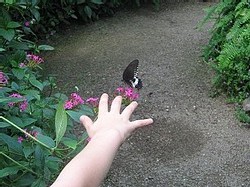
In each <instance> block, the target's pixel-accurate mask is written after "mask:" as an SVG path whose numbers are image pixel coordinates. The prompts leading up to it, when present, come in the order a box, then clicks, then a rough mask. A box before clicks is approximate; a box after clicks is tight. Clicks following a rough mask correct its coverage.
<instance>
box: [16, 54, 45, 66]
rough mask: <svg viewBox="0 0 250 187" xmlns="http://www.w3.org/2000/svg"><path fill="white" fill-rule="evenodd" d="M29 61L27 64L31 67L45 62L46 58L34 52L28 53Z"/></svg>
mask: <svg viewBox="0 0 250 187" xmlns="http://www.w3.org/2000/svg"><path fill="white" fill-rule="evenodd" d="M27 61H28V64H27V66H29V67H36V66H37V65H39V64H41V63H43V62H44V60H43V59H42V58H41V57H39V56H38V55H34V54H28V55H27ZM21 64H22V63H21ZM21 64H20V65H19V66H20V67H23V66H24V65H23V64H22V65H21Z"/></svg>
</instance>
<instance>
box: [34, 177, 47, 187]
mask: <svg viewBox="0 0 250 187" xmlns="http://www.w3.org/2000/svg"><path fill="white" fill-rule="evenodd" d="M45 186H47V185H46V184H45V181H44V179H43V177H40V178H39V179H37V180H35V181H34V182H33V183H32V185H31V187H45Z"/></svg>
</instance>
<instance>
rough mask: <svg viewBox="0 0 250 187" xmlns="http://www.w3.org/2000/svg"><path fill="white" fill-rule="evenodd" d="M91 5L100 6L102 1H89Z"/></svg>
mask: <svg viewBox="0 0 250 187" xmlns="http://www.w3.org/2000/svg"><path fill="white" fill-rule="evenodd" d="M90 2H91V3H94V4H97V5H101V4H103V2H102V0H90Z"/></svg>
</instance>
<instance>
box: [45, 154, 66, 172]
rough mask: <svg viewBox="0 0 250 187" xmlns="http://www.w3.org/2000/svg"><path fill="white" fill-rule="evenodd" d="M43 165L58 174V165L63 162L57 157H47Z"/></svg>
mask: <svg viewBox="0 0 250 187" xmlns="http://www.w3.org/2000/svg"><path fill="white" fill-rule="evenodd" d="M45 163H46V166H47V167H48V168H50V169H52V170H54V171H57V172H58V171H59V169H60V165H61V164H62V163H63V160H62V159H60V158H58V157H54V156H49V157H47V158H46V161H45Z"/></svg>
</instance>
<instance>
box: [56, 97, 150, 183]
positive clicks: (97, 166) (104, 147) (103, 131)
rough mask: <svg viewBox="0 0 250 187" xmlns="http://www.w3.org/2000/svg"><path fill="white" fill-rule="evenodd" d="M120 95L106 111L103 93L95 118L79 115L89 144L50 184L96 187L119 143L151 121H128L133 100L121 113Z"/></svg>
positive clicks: (133, 108) (132, 108)
mask: <svg viewBox="0 0 250 187" xmlns="http://www.w3.org/2000/svg"><path fill="white" fill-rule="evenodd" d="M121 102H122V98H121V97H120V96H118V97H116V98H115V99H114V101H113V102H112V105H111V109H110V111H109V110H108V95H107V94H103V95H102V96H101V99H100V102H99V113H98V119H97V121H95V122H94V123H93V121H92V120H91V119H90V118H89V117H87V116H82V117H81V118H80V119H81V122H82V123H83V125H84V127H85V128H86V130H87V132H88V135H89V137H90V138H91V140H90V142H89V143H88V145H87V146H86V147H85V148H84V149H83V150H82V151H81V152H80V153H79V154H78V155H77V156H76V157H74V158H73V159H72V160H71V161H70V162H69V163H68V164H67V165H66V166H65V168H64V169H63V170H62V172H61V173H60V175H59V176H58V178H57V180H56V181H55V182H54V184H53V185H52V187H57V186H60V187H61V186H63V187H68V186H69V187H78V186H79V187H80V186H81V187H96V186H99V185H100V184H101V182H102V180H103V179H104V177H105V176H106V174H107V172H108V170H109V168H110V166H111V164H112V161H113V159H114V157H115V155H116V153H117V151H118V148H119V147H120V145H121V144H122V143H123V142H124V141H125V140H126V138H127V137H129V135H130V134H131V133H132V132H133V131H134V130H135V129H136V128H139V127H143V126H145V125H148V124H151V123H153V120H152V119H144V120H136V121H132V122H130V121H129V118H130V116H131V114H132V113H133V111H134V110H135V108H136V107H137V103H136V102H132V103H131V104H130V105H129V106H127V107H126V108H125V109H124V110H123V111H122V113H120V110H121Z"/></svg>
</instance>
